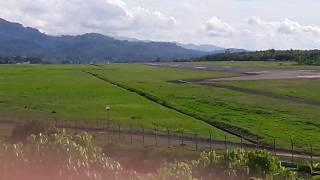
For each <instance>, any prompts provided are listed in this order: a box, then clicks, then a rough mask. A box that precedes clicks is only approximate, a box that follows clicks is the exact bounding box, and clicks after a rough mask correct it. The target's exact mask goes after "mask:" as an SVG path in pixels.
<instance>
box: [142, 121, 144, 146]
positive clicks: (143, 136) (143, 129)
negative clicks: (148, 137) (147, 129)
mask: <svg viewBox="0 0 320 180" xmlns="http://www.w3.org/2000/svg"><path fill="white" fill-rule="evenodd" d="M142 145H143V146H144V127H143V126H142Z"/></svg>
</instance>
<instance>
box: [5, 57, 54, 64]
mask: <svg viewBox="0 0 320 180" xmlns="http://www.w3.org/2000/svg"><path fill="white" fill-rule="evenodd" d="M49 63H50V62H49V61H46V60H44V59H42V58H40V57H26V56H0V64H49Z"/></svg>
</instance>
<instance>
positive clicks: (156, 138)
mask: <svg viewBox="0 0 320 180" xmlns="http://www.w3.org/2000/svg"><path fill="white" fill-rule="evenodd" d="M154 138H155V139H154V140H155V145H156V146H158V134H157V128H154Z"/></svg>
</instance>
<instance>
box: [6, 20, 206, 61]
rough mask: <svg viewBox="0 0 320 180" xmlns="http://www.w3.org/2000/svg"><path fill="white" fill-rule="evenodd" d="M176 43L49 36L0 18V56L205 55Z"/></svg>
mask: <svg viewBox="0 0 320 180" xmlns="http://www.w3.org/2000/svg"><path fill="white" fill-rule="evenodd" d="M206 54H207V53H206V52H201V51H195V50H189V49H184V48H182V47H180V46H177V45H176V44H175V43H168V42H145V41H128V40H118V39H115V38H112V37H109V36H105V35H102V34H96V33H88V34H83V35H78V36H50V35H47V34H44V33H41V32H40V31H39V30H37V29H35V28H30V27H24V26H23V25H21V24H18V23H12V22H8V21H6V20H3V19H0V56H27V57H40V58H44V59H51V60H55V61H60V62H61V61H65V60H68V61H73V62H78V63H88V62H102V61H117V62H119V61H129V62H137V61H139V62H140V61H155V60H161V61H171V60H176V59H186V58H191V57H200V56H203V55H206Z"/></svg>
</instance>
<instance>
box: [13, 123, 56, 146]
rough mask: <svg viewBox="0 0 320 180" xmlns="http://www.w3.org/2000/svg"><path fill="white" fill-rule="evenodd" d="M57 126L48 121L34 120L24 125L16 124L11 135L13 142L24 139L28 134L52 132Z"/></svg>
mask: <svg viewBox="0 0 320 180" xmlns="http://www.w3.org/2000/svg"><path fill="white" fill-rule="evenodd" d="M55 131H56V130H55V128H54V127H53V126H52V125H50V124H49V123H47V122H44V121H37V120H33V121H30V122H27V123H25V124H23V125H20V126H16V127H15V128H14V129H13V130H12V133H11V136H10V137H9V140H10V141H11V142H13V143H17V142H20V141H24V140H25V139H26V138H27V137H28V136H30V135H32V134H39V133H52V132H55Z"/></svg>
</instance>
